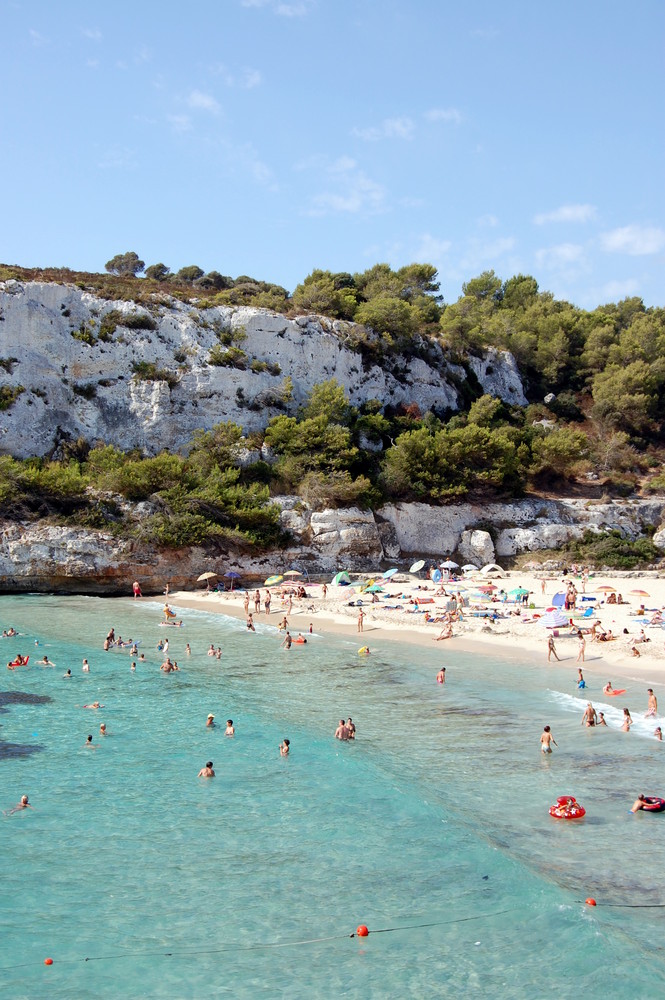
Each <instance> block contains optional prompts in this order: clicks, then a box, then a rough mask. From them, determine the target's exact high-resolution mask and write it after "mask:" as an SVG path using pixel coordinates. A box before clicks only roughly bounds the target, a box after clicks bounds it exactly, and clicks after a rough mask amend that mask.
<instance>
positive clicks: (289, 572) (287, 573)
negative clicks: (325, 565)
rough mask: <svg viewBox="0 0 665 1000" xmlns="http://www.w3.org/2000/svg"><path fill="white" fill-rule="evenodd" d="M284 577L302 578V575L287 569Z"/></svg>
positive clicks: (295, 570)
mask: <svg viewBox="0 0 665 1000" xmlns="http://www.w3.org/2000/svg"><path fill="white" fill-rule="evenodd" d="M284 576H302V573H299V572H298V570H297V569H289V570H287V571H286V573H285V574H284Z"/></svg>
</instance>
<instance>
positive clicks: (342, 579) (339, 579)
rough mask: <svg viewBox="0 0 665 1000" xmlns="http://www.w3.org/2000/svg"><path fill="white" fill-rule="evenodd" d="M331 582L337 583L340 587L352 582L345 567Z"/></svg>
mask: <svg viewBox="0 0 665 1000" xmlns="http://www.w3.org/2000/svg"><path fill="white" fill-rule="evenodd" d="M331 583H333V584H335V585H336V586H338V587H339V586H345V585H347V584H349V583H351V578H350V577H349V574H348V573H347V572H346V570H345V569H343V570H342V571H341V572H340V573H336V574H335V576H334V577H333V578H332V580H331Z"/></svg>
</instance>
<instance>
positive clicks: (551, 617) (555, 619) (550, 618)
mask: <svg viewBox="0 0 665 1000" xmlns="http://www.w3.org/2000/svg"><path fill="white" fill-rule="evenodd" d="M538 624H539V625H543V626H544V627H545V628H562V627H564V626H566V625H570V621H569V619H568V618H566V616H565V615H564V614H562V613H561V612H560V611H548V612H547V614H546V615H543V616H542V618H539V619H538Z"/></svg>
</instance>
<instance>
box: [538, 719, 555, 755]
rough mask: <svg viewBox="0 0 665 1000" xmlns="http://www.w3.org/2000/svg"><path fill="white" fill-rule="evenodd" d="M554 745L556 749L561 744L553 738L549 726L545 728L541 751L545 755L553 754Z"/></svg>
mask: <svg viewBox="0 0 665 1000" xmlns="http://www.w3.org/2000/svg"><path fill="white" fill-rule="evenodd" d="M552 743H553V744H554V746H555V747H557V746H558V745H559V744H558V743H557V741H556V740H555V739H554V737H553V736H552V733H551V731H550V727H549V726H544V727H543V735H542V736H541V737H540V749H541V750H542V752H543V753H552Z"/></svg>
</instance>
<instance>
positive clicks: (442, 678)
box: [436, 667, 446, 684]
mask: <svg viewBox="0 0 665 1000" xmlns="http://www.w3.org/2000/svg"><path fill="white" fill-rule="evenodd" d="M436 683H437V684H445V683H446V668H445V667H441V669H440V670H439V672H438V674H437V675H436Z"/></svg>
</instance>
